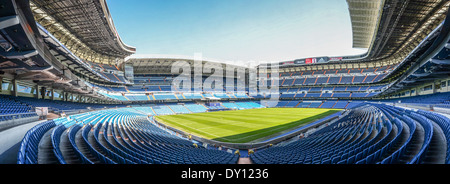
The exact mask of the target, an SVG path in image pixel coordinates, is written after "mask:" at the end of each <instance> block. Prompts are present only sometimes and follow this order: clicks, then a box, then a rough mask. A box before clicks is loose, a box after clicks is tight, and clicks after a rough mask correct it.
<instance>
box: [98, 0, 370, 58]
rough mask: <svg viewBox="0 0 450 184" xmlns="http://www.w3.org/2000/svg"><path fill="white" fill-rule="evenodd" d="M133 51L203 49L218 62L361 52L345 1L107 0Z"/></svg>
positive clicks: (182, 52) (190, 52) (187, 52)
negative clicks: (353, 37)
mask: <svg viewBox="0 0 450 184" xmlns="http://www.w3.org/2000/svg"><path fill="white" fill-rule="evenodd" d="M107 3H108V6H109V8H110V11H111V14H112V17H113V20H114V23H115V26H116V28H117V30H118V32H119V34H120V36H121V38H122V40H123V41H124V42H125V43H126V44H128V45H131V46H135V47H136V48H137V53H136V54H139V55H142V54H163V55H186V56H193V55H194V53H202V55H203V57H205V58H211V59H217V60H219V61H235V62H236V61H242V62H247V61H260V62H278V61H287V60H293V59H301V58H307V57H318V56H346V55H356V54H361V53H364V52H365V50H361V49H353V48H352V29H351V23H350V15H349V12H348V6H347V3H346V1H345V0H107Z"/></svg>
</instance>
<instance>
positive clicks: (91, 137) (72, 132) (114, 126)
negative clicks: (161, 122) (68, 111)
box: [18, 108, 238, 164]
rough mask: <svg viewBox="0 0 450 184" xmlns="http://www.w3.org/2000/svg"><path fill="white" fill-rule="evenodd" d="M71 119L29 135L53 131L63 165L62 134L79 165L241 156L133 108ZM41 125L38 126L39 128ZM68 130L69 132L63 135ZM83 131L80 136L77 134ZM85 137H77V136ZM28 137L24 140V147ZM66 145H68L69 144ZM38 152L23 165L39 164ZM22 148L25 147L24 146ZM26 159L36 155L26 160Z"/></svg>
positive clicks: (26, 154)
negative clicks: (154, 120) (201, 142)
mask: <svg viewBox="0 0 450 184" xmlns="http://www.w3.org/2000/svg"><path fill="white" fill-rule="evenodd" d="M70 118H71V120H67V119H66V118H63V119H56V120H55V121H56V123H53V126H45V127H46V128H45V129H43V130H40V129H39V128H38V129H39V130H40V131H35V130H34V129H33V130H31V131H30V133H29V134H28V136H29V137H33V138H34V139H33V141H34V143H35V144H36V145H37V144H39V140H40V139H42V136H43V134H45V132H47V131H49V130H51V129H52V128H53V130H52V131H51V135H50V138H51V141H52V146H53V154H54V155H55V158H56V159H57V162H58V163H60V164H67V163H68V162H67V161H66V160H65V158H64V153H63V152H62V151H61V149H60V147H61V144H62V142H61V137H62V136H63V135H67V136H68V139H69V142H70V147H71V148H72V150H73V153H74V155H77V157H78V159H77V160H78V162H77V163H80V164H93V163H103V164H178V163H188V164H199V163H221V164H233V163H236V162H237V160H238V156H237V155H234V154H231V153H227V152H224V151H219V150H211V149H206V148H203V147H198V146H194V144H193V142H192V141H190V140H188V139H185V138H181V137H178V136H176V135H172V134H170V133H169V132H167V131H165V130H163V129H161V128H159V127H157V126H156V125H154V124H152V123H150V122H149V121H148V119H147V116H146V115H144V114H141V113H139V112H137V111H133V109H131V108H127V109H120V110H105V111H98V112H95V113H87V114H82V115H75V116H70ZM40 126H42V124H41V125H38V126H37V127H40ZM65 131H68V132H67V134H64V132H65ZM77 134H81V136H77ZM80 138H81V139H82V140H77V139H80ZM26 142H28V141H26V139H24V141H23V142H22V144H23V145H24V146H22V147H23V149H25V148H26V147H27V146H26V145H25V143H26ZM66 146H67V145H66ZM35 148H36V149H35V152H24V153H23V154H20V155H21V156H20V157H18V163H20V164H36V163H37V162H38V159H37V146H36V147H35ZM21 149H22V148H21ZM22 157H23V158H33V159H31V160H32V161H26V159H22Z"/></svg>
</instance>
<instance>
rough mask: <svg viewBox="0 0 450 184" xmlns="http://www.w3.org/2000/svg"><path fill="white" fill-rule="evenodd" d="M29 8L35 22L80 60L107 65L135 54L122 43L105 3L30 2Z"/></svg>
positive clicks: (85, 0)
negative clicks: (74, 53)
mask: <svg viewBox="0 0 450 184" xmlns="http://www.w3.org/2000/svg"><path fill="white" fill-rule="evenodd" d="M31 7H32V10H33V13H34V16H35V18H36V21H37V22H38V23H40V24H41V25H42V26H44V27H45V28H46V29H47V30H48V31H50V32H51V33H52V34H53V35H55V37H57V38H58V39H59V40H60V41H61V42H62V43H63V44H65V45H66V46H67V47H68V48H69V49H71V50H72V51H74V52H76V54H77V55H79V56H80V57H81V58H83V57H84V58H83V59H88V60H91V61H93V62H98V63H107V62H110V61H111V60H114V59H116V58H125V57H126V56H129V55H131V54H133V53H135V51H136V48H134V47H131V46H128V45H126V44H124V43H123V42H122V40H121V38H120V36H119V34H118V33H117V30H116V28H115V27H114V23H113V20H112V18H111V15H110V13H109V9H108V6H107V4H106V1H105V0H83V1H79V0H63V1H48V0H32V1H31ZM88 57H90V58H88Z"/></svg>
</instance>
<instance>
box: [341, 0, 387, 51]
mask: <svg viewBox="0 0 450 184" xmlns="http://www.w3.org/2000/svg"><path fill="white" fill-rule="evenodd" d="M347 3H348V6H349V8H348V9H349V11H350V18H351V22H352V28H353V47H354V48H364V49H368V48H370V46H371V44H372V41H373V38H374V35H375V32H376V30H377V27H378V24H379V19H380V17H381V14H382V10H383V8H382V7H383V4H384V0H370V1H367V0H347Z"/></svg>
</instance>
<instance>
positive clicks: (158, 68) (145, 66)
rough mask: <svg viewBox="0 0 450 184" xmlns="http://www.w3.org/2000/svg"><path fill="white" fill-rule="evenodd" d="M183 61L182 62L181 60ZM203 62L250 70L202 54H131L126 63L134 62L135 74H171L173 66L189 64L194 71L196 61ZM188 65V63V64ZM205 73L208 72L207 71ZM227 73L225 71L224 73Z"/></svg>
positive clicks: (211, 65)
mask: <svg viewBox="0 0 450 184" xmlns="http://www.w3.org/2000/svg"><path fill="white" fill-rule="evenodd" d="M179 61H181V62H179ZM200 61H201V62H202V63H203V64H202V67H205V64H206V63H208V66H210V67H217V68H222V69H224V70H226V69H229V68H240V69H244V70H245V71H246V72H247V71H248V68H247V67H244V66H239V65H233V64H225V63H224V62H222V61H218V60H213V59H207V58H202V57H201V55H199V56H198V57H197V56H180V55H141V56H139V55H137V56H131V57H129V58H127V59H126V61H125V62H124V63H128V64H132V65H133V68H134V73H135V74H169V73H172V68H173V67H177V66H178V67H183V66H184V65H186V64H189V66H190V68H191V69H192V70H191V71H192V72H194V70H193V69H194V67H196V66H195V64H196V63H198V62H200ZM186 66H187V65H186ZM205 73H207V72H206V71H205ZM224 74H225V73H224Z"/></svg>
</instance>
